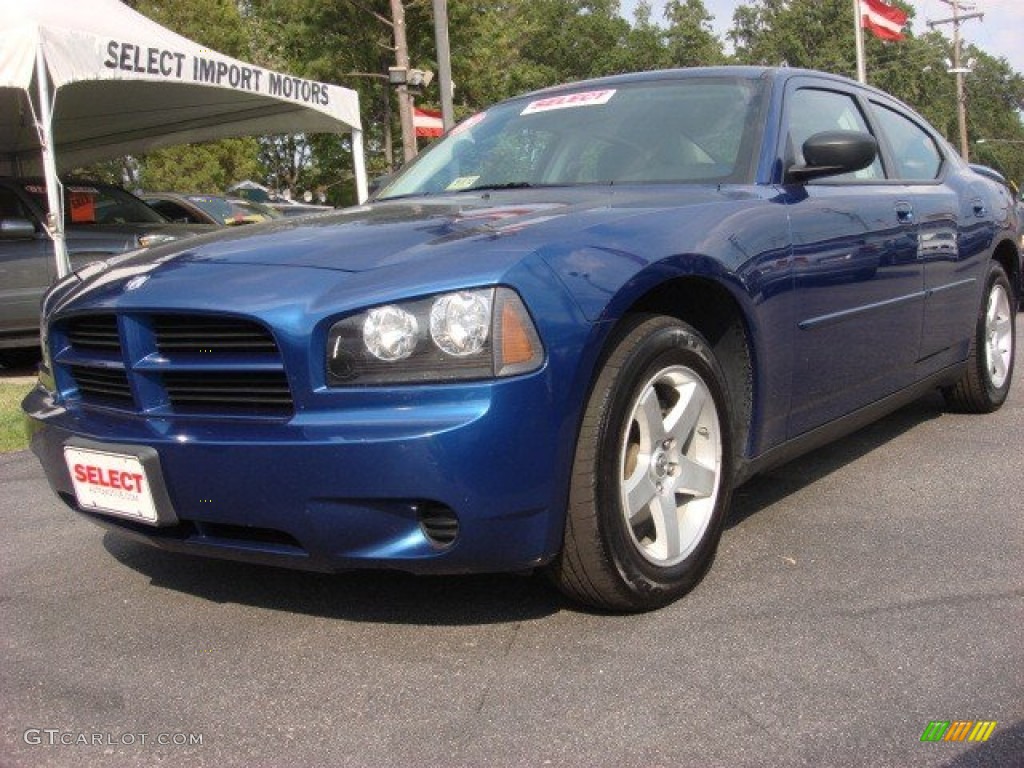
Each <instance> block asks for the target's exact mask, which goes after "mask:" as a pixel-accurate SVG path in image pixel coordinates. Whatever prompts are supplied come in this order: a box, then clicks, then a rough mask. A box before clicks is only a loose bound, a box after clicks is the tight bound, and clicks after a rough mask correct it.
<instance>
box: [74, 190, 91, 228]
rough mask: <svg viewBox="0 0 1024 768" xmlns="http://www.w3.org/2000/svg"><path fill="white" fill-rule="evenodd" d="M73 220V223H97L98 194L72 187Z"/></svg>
mask: <svg viewBox="0 0 1024 768" xmlns="http://www.w3.org/2000/svg"><path fill="white" fill-rule="evenodd" d="M69 197H70V198H71V222H72V223H73V224H95V223H96V195H94V194H91V193H90V192H87V191H82V190H78V189H72V190H71V194H70V195H69Z"/></svg>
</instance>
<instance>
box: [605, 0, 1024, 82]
mask: <svg viewBox="0 0 1024 768" xmlns="http://www.w3.org/2000/svg"><path fill="white" fill-rule="evenodd" d="M741 3H742V0H704V6H705V7H706V8H707V9H708V12H709V13H710V14H712V15H713V16H714V17H715V20H714V22H713V24H714V27H715V32H716V33H718V35H719V37H722V38H723V39H724V37H725V31H726V30H727V29H728V28H729V27H730V26H731V25H732V14H733V11H734V10H736V7H737V6H738V5H740V4H741ZM910 4H911V5H913V6H914V8H915V9H916V10H917V18H916V19H915V20H914V21H913V30H914V34H921V33H923V32H927V31H928V30H927V27H926V26H925V22H926V21H928V20H929V19H946V18H949V17H950V16H951V15H952V11H951V9H950V7H949V6H948V5H946V4H945V3H943V2H941V0H911V2H910ZM651 5H652V7H653V11H654V12H653V14H652V18H653V19H654V20H655V21H658V20H660V19H661V18H662V13H663V11H664V8H665V1H664V0H652V2H651ZM850 5H851V8H852V5H853V2H852V0H850ZM967 6H974V9H973V10H974V11H979V12H982V13H984V14H985V18H984V20H981V21H979V20H978V19H971V20H969V21H965V22H964V23H963V24H962V25H961V26H960V33H961V35H962V36H963V38H964V40H965V41H966V42H969V43H973V44H974V45H976V46H978V48H980V49H982V50H983V51H985V52H986V53H988V54H989V55H991V56H995V57H1000V56H1001V57H1003V58H1005V59H1006V60H1007V61H1009V62H1010V66H1011V67H1013V69H1014V70H1016V71H1017V72H1019V73H1022V74H1024V0H971V1H970V2H967V1H966V0H961V7H962V8H966V7H967ZM635 7H636V2H635V0H622V14H623V15H624V16H626V17H627V18H632V16H633V8H635ZM938 29H939V30H940V31H941V32H942V33H943V34H944V35H946V36H947V37H950V36H951V35H952V32H953V25H952V24H945V25H943V26H941V27H938Z"/></svg>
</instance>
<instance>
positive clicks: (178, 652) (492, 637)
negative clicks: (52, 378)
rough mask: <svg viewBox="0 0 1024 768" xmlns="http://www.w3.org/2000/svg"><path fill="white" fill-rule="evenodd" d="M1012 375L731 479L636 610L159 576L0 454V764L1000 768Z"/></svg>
mask: <svg viewBox="0 0 1024 768" xmlns="http://www.w3.org/2000/svg"><path fill="white" fill-rule="evenodd" d="M1022 319H1024V316H1021V317H1019V318H1018V332H1021V331H1024V322H1021V320H1022ZM1017 378H1018V380H1017V382H1016V386H1015V388H1014V390H1013V392H1012V394H1011V399H1010V401H1009V402H1008V403H1007V404H1006V406H1005V407H1004V408H1003V409H1002V410H1001V411H999V412H998V413H996V414H994V415H990V416H965V415H956V414H949V413H946V412H945V411H944V410H943V407H942V401H941V398H939V397H938V396H933V397H928V398H925V399H923V400H921V401H919V402H918V403H916V404H914V405H912V406H909V407H907V408H904V409H903V410H901V411H899V412H898V413H895V414H893V415H892V416H890V417H889V418H887V419H885V420H883V421H881V422H878V423H876V424H875V425H873V426H871V427H868V428H867V429H864V430H862V431H860V432H858V433H856V434H854V435H851V436H850V437H847V438H846V439H844V440H842V441H840V442H837V443H834V444H833V445H831V446H829V447H827V448H825V449H822V450H819V451H818V452H816V453H815V454H813V455H810V456H807V457H805V458H803V459H800V460H797V461H795V462H792V463H790V464H788V465H786V466H784V467H781V468H779V469H778V470H776V471H774V472H772V473H770V474H769V475H766V476H763V477H760V478H757V479H755V480H754V481H752V482H751V483H749V484H747V485H746V486H744V487H743V488H742V489H740V490H739V492H738V494H737V498H736V503H735V507H734V511H733V514H732V516H731V518H730V522H729V526H728V529H727V530H726V532H725V535H724V537H723V540H722V546H721V550H720V553H719V555H718V559H717V561H716V563H715V565H714V567H713V568H712V571H711V573H710V574H709V576H708V577H707V578H706V579H705V580H704V582H703V583H702V584H701V585H700V586H699V587H698V588H697V589H696V590H695V591H694V592H693V593H691V594H690V595H689V596H687V597H686V598H684V599H683V600H681V601H679V602H677V603H675V604H674V605H671V606H669V607H667V608H665V609H663V610H660V611H657V612H654V613H649V614H645V615H640V616H610V615H603V614H600V613H594V612H591V611H587V610H584V609H581V608H579V607H577V606H575V605H572V604H570V603H568V602H566V601H565V600H563V599H562V598H560V597H559V596H558V595H557V594H556V593H554V592H553V591H552V590H551V589H550V588H549V587H548V586H547V585H546V584H545V582H544V581H543V580H541V579H539V578H535V577H526V576H470V577H464V578H416V577H411V576H404V575H399V574H390V573H356V574H343V575H338V576H324V575H317V574H306V573H296V572H289V571H283V570H278V569H273V568H265V567H256V566H249V565H243V564H235V563H227V562H218V561H210V560H203V559H198V558H192V557H183V556H173V555H170V554H166V553H162V552H159V551H157V550H154V549H150V548H148V547H146V546H144V545H141V544H137V543H134V542H131V541H128V540H125V539H122V538H120V537H118V536H116V535H114V534H111V533H106V532H104V530H102V529H100V528H98V527H95V526H93V525H92V524H90V523H89V522H87V521H85V520H82V519H80V518H78V517H76V516H75V515H74V514H73V513H71V512H70V511H69V510H67V509H66V508H65V507H64V506H63V505H62V504H61V503H60V502H58V501H57V500H56V498H55V497H54V496H53V495H52V494H51V493H50V491H49V490H48V488H47V486H46V483H45V481H44V480H43V475H42V472H41V470H40V469H39V467H38V465H37V464H36V461H35V458H34V457H33V456H32V455H31V454H30V453H28V452H21V453H14V454H6V455H0V521H2V524H3V531H4V533H3V536H2V537H0V644H2V646H0V647H2V657H0V659H2V661H0V766H3V767H4V768H8V767H9V766H33V767H35V766H72V765H73V766H75V767H76V768H87V767H89V766H146V767H147V768H149V767H151V766H155V765H174V766H177V765H189V766H215V767H216V768H227V767H228V766H246V768H258V767H259V766H268V767H269V766H403V767H404V766H467V767H468V766H548V765H551V766H587V767H588V768H589V767H592V766H615V767H616V768H628V767H630V766H637V767H638V768H639V767H643V768H649V767H652V766H666V767H668V766H672V767H673V768H679V767H680V766H813V767H814V768H823V767H825V766H858V767H859V766H901V767H902V766H943V767H949V768H952V767H954V766H957V767H959V766H1022V765H1024V649H1022V644H1021V637H1022V636H1024V633H1022V627H1024V568H1022V565H1024V516H1022V506H1024V505H1022V499H1024V373H1022V368H1021V365H1020V364H1018V366H1017ZM211 471H215V468H211ZM932 721H950V722H952V721H975V722H977V721H995V722H996V725H995V727H994V729H993V730H992V733H991V736H990V738H989V739H988V741H986V742H981V743H978V742H974V743H972V742H969V741H962V742H955V741H940V742H922V741H921V736H922V733H923V732H924V731H925V729H926V727H927V726H928V725H929V723H930V722H932Z"/></svg>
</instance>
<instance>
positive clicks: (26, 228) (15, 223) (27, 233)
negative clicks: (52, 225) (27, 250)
mask: <svg viewBox="0 0 1024 768" xmlns="http://www.w3.org/2000/svg"><path fill="white" fill-rule="evenodd" d="M35 236H36V227H35V225H34V224H33V223H32V222H31V221H29V220H28V219H21V218H10V219H0V240H31V239H33V238H34V237H35Z"/></svg>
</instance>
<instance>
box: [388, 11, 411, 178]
mask: <svg viewBox="0 0 1024 768" xmlns="http://www.w3.org/2000/svg"><path fill="white" fill-rule="evenodd" d="M391 21H392V24H393V25H394V32H395V64H396V68H397V69H399V70H402V71H403V72H404V73H405V76H404V77H403V81H402V82H400V83H397V84H396V85H397V87H396V89H395V90H396V91H397V93H398V118H399V121H400V122H401V124H402V150H403V153H404V156H405V162H409V161H410V160H412V159H413V158H414V157H416V128H415V127H414V126H413V123H412V95H411V94H410V93H409V86H408V84H407V82H405V79H406V78H407V77H408V72H409V45H408V43H407V42H406V39H405V8H404V7H403V6H402V0H391Z"/></svg>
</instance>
